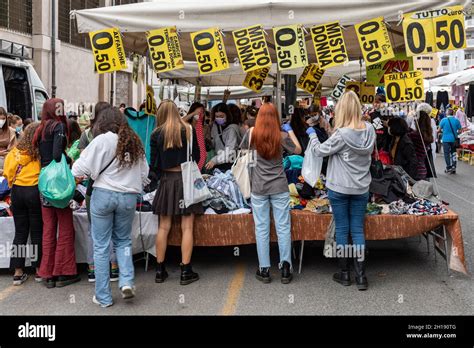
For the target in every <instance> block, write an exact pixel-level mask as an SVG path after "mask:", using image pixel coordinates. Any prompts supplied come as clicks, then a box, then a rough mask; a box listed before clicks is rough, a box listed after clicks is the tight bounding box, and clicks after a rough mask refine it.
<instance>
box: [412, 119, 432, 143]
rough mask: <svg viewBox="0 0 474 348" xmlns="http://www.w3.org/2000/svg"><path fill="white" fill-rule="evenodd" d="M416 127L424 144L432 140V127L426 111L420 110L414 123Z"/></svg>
mask: <svg viewBox="0 0 474 348" xmlns="http://www.w3.org/2000/svg"><path fill="white" fill-rule="evenodd" d="M416 128H417V129H418V130H419V132H420V133H421V136H422V137H423V141H424V143H425V145H426V146H428V144H431V143H432V142H433V140H434V139H433V127H431V119H430V116H429V115H428V114H427V113H426V112H424V111H420V117H419V119H418V122H417V123H416Z"/></svg>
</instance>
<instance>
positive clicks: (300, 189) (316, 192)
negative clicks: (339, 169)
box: [288, 174, 331, 214]
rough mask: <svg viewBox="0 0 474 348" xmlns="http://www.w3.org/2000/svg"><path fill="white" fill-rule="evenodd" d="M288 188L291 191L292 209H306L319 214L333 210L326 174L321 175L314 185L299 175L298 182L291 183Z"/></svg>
mask: <svg viewBox="0 0 474 348" xmlns="http://www.w3.org/2000/svg"><path fill="white" fill-rule="evenodd" d="M288 189H289V191H290V208H291V209H298V210H306V211H311V212H313V213H317V214H326V213H330V212H331V206H330V204H329V200H328V199H327V197H328V195H327V189H326V177H325V176H324V175H322V174H321V175H320V177H319V180H318V182H317V183H316V185H314V187H311V186H310V185H308V184H307V183H306V182H305V181H304V178H303V177H302V176H301V175H299V176H298V178H297V181H296V182H292V183H289V185H288Z"/></svg>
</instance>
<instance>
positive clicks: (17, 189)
mask: <svg viewBox="0 0 474 348" xmlns="http://www.w3.org/2000/svg"><path fill="white" fill-rule="evenodd" d="M38 127H39V123H32V124H30V125H29V126H28V127H26V128H25V130H24V132H23V134H22V136H21V137H20V140H19V142H18V144H17V146H16V147H14V148H13V149H12V150H11V151H10V153H9V154H8V155H7V157H6V158H5V169H4V176H5V178H6V179H7V180H8V186H9V187H11V188H12V194H11V200H12V206H11V209H12V212H13V221H14V223H15V238H14V239H13V246H14V248H16V250H25V249H26V248H27V247H26V246H27V242H28V236H30V237H31V248H30V247H28V248H27V249H26V250H28V251H29V253H28V256H29V257H30V258H31V259H32V262H31V265H32V267H35V268H36V273H37V274H36V276H35V279H36V281H38V282H40V281H41V277H39V276H38V272H39V266H40V263H41V240H42V234H43V220H42V217H41V201H40V196H39V191H38V178H39V173H40V169H41V166H40V162H39V152H38V149H35V148H34V146H33V137H34V135H35V132H36V129H38ZM22 256H23V257H20V255H16V256H12V258H11V259H10V268H11V269H12V270H15V274H14V275H13V285H21V284H23V283H24V282H25V281H26V279H27V278H28V275H27V274H26V273H25V271H24V268H25V257H24V256H25V255H22Z"/></svg>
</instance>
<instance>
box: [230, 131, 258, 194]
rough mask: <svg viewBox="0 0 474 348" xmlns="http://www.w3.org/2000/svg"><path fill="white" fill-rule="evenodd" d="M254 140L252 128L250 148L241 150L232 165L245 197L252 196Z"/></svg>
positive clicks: (233, 172)
mask: <svg viewBox="0 0 474 348" xmlns="http://www.w3.org/2000/svg"><path fill="white" fill-rule="evenodd" d="M251 142H252V129H250V130H249V148H248V150H239V152H238V154H237V159H236V160H235V162H234V164H233V165H232V168H231V171H232V175H233V176H234V178H235V181H236V182H237V185H239V189H240V192H241V193H242V196H243V197H244V198H245V199H249V198H250V173H249V165H250V164H251V163H252V160H253V158H252V153H253V151H252V150H250V144H251Z"/></svg>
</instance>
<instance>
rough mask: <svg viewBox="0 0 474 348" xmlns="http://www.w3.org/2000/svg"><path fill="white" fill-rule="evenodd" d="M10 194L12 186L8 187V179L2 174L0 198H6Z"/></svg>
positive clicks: (0, 177) (0, 178)
mask: <svg viewBox="0 0 474 348" xmlns="http://www.w3.org/2000/svg"><path fill="white" fill-rule="evenodd" d="M9 194H10V188H9V187H8V181H7V179H5V177H3V176H0V200H1V199H5V198H6V197H7V196H8V195H9Z"/></svg>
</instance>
